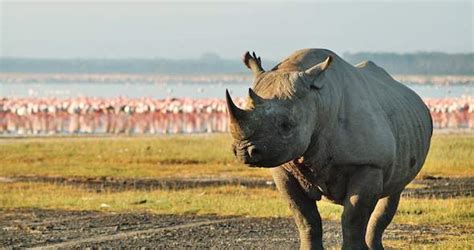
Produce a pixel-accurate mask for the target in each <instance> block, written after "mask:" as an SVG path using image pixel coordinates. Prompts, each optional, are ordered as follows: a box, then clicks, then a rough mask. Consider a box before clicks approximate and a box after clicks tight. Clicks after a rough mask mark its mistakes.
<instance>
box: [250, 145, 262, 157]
mask: <svg viewBox="0 0 474 250" xmlns="http://www.w3.org/2000/svg"><path fill="white" fill-rule="evenodd" d="M247 152H248V154H249V156H250V157H251V158H253V159H256V158H258V157H259V155H260V150H258V149H257V148H255V146H250V147H249V148H248V149H247Z"/></svg>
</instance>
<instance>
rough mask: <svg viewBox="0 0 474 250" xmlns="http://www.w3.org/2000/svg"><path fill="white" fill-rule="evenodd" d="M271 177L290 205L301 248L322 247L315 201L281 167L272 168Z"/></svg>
mask: <svg viewBox="0 0 474 250" xmlns="http://www.w3.org/2000/svg"><path fill="white" fill-rule="evenodd" d="M271 171H272V175H273V179H274V181H275V184H276V186H277V188H278V190H279V191H280V193H281V195H282V196H283V198H284V199H285V201H287V202H288V203H289V205H290V208H291V210H292V212H293V216H294V218H295V221H296V225H297V226H298V230H299V233H300V242H301V245H300V248H301V249H323V241H322V236H323V233H322V224H321V217H320V215H319V212H318V209H317V207H316V201H315V200H313V199H310V198H309V197H308V196H307V195H306V194H305V193H304V192H303V189H302V188H301V186H300V184H299V182H298V181H297V180H296V179H295V178H294V177H293V176H292V175H291V174H290V173H289V172H287V171H286V170H285V169H283V168H282V167H278V168H273V169H272V170H271Z"/></svg>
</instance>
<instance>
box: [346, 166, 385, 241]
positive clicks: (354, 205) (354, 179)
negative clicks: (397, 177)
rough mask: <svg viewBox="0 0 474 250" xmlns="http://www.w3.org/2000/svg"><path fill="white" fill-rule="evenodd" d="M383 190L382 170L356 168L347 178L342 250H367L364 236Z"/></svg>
mask: <svg viewBox="0 0 474 250" xmlns="http://www.w3.org/2000/svg"><path fill="white" fill-rule="evenodd" d="M382 188H383V173H382V170H380V169H377V168H373V167H357V170H356V171H354V173H353V174H352V176H350V177H349V182H348V185H347V193H346V198H345V199H344V212H343V213H342V220H341V222H342V236H343V243H342V249H368V246H367V244H366V242H365V234H366V231H367V224H368V222H369V218H370V215H371V213H372V211H373V210H374V208H375V205H376V204H377V200H378V197H380V194H381V192H382Z"/></svg>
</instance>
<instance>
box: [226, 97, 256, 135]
mask: <svg viewBox="0 0 474 250" xmlns="http://www.w3.org/2000/svg"><path fill="white" fill-rule="evenodd" d="M225 99H226V103H227V110H228V111H229V117H230V133H231V134H232V137H234V138H235V139H243V138H245V137H246V136H248V134H249V133H248V132H249V131H247V130H248V129H245V128H246V126H244V123H245V121H246V120H248V117H249V115H250V113H249V111H247V110H243V109H240V108H239V107H237V106H236V105H235V104H234V102H233V101H232V98H231V97H230V94H229V91H228V90H226V91H225Z"/></svg>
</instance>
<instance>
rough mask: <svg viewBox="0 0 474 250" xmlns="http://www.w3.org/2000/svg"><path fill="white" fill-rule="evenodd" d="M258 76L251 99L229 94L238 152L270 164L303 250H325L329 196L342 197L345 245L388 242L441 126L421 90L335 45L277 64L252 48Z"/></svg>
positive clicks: (250, 60)
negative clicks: (323, 204)
mask: <svg viewBox="0 0 474 250" xmlns="http://www.w3.org/2000/svg"><path fill="white" fill-rule="evenodd" d="M243 60H244V64H245V65H246V66H247V67H248V68H249V69H250V70H251V71H252V73H253V75H254V83H253V87H252V88H251V89H249V97H248V99H247V102H246V104H245V107H243V108H239V107H237V106H236V105H235V104H234V103H233V101H232V98H231V97H230V95H229V93H228V92H227V93H226V100H227V108H228V111H229V118H230V131H231V134H232V137H233V139H234V142H233V144H232V147H233V152H234V154H235V156H236V157H237V159H239V160H240V161H242V162H243V163H245V164H248V165H249V166H251V167H268V168H271V172H272V175H273V179H274V181H275V183H276V186H277V188H278V190H279V191H280V193H281V194H282V196H283V198H284V199H285V200H286V201H287V202H288V203H289V206H290V208H291V210H292V212H293V215H294V218H295V221H296V224H297V226H298V230H299V234H300V242H301V248H302V249H322V248H323V242H322V226H321V217H320V215H319V212H318V209H317V202H316V201H317V200H320V199H321V196H325V197H326V198H327V199H329V200H331V201H332V202H334V203H337V204H340V205H342V206H344V210H343V213H342V218H341V223H342V233H343V246H342V248H343V249H367V248H370V249H383V245H382V234H383V231H384V230H385V228H386V227H387V226H388V225H389V224H390V222H391V220H392V218H393V216H394V214H395V212H396V210H397V206H398V202H399V199H400V193H401V192H402V190H403V189H404V188H405V186H406V185H407V184H408V183H409V182H410V181H412V180H413V179H414V178H415V176H416V175H417V173H418V172H419V171H420V169H421V167H422V166H423V163H424V161H425V158H426V155H427V153H428V149H429V146H430V140H431V135H432V131H433V127H432V120H431V116H430V113H429V111H428V109H427V107H426V106H425V104H424V103H423V101H422V100H421V98H420V97H419V96H418V95H417V94H416V93H414V92H413V91H412V90H410V89H409V88H408V87H406V86H404V85H403V84H401V83H399V82H397V81H395V80H394V79H393V78H392V77H391V76H390V75H389V74H388V73H387V72H386V71H385V70H383V69H382V68H380V67H378V66H377V65H375V64H374V63H372V62H370V61H367V62H363V63H360V64H358V65H356V66H353V65H351V64H349V63H347V62H345V61H344V60H343V59H342V58H340V57H339V56H337V55H336V54H335V53H333V52H332V51H329V50H326V49H303V50H299V51H296V52H295V53H293V54H292V55H290V56H289V57H288V58H286V59H285V60H283V61H282V62H281V63H280V64H278V65H277V66H275V67H274V68H273V69H272V70H270V71H265V70H264V69H263V68H262V65H261V59H260V57H257V56H256V55H255V53H253V55H250V54H249V53H248V52H247V53H246V54H245V55H244V59H243Z"/></svg>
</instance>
